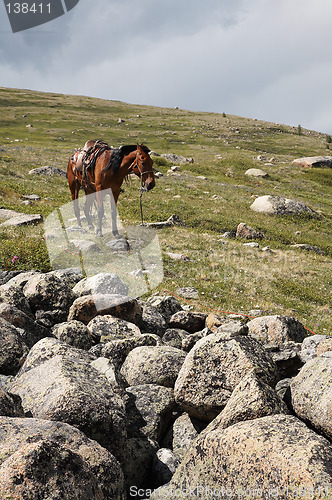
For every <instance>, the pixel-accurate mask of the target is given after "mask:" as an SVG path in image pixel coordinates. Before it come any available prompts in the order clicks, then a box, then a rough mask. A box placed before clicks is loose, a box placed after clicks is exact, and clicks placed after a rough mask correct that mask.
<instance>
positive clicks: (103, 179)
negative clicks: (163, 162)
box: [67, 140, 155, 238]
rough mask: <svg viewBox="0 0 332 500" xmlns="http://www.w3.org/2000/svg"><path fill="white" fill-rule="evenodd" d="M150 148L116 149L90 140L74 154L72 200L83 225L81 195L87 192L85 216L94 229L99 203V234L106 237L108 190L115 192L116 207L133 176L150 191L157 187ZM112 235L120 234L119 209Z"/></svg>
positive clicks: (70, 180)
mask: <svg viewBox="0 0 332 500" xmlns="http://www.w3.org/2000/svg"><path fill="white" fill-rule="evenodd" d="M149 152H150V150H149V148H148V147H147V146H144V145H143V144H141V145H139V144H136V145H130V146H121V147H120V148H118V149H113V148H111V147H110V146H108V145H107V143H105V142H104V141H101V140H98V141H92V140H89V141H87V142H86V143H85V146H84V148H83V149H82V150H78V151H77V152H76V153H74V154H73V155H72V156H71V157H70V158H69V161H68V167H67V179H68V184H69V189H70V192H71V198H72V201H73V204H74V213H75V216H76V219H77V222H78V225H79V226H80V227H82V226H81V219H80V210H79V205H78V195H79V191H80V189H82V188H83V189H84V191H85V194H86V201H85V204H84V213H85V217H86V220H87V222H88V227H89V229H90V230H92V229H93V223H92V219H91V206H92V204H93V201H94V196H87V195H92V194H93V193H95V199H96V201H97V210H98V223H97V229H96V234H97V236H102V235H103V233H102V219H103V216H104V206H103V202H104V195H105V192H106V190H111V192H112V195H113V199H114V203H115V207H114V208H116V205H117V201H118V198H119V194H120V190H121V186H122V183H123V181H124V180H125V179H128V175H129V174H130V173H134V174H136V175H137V176H138V177H139V178H140V179H141V187H142V188H143V189H145V190H147V191H150V190H151V189H153V188H154V186H155V177H154V171H153V168H152V165H153V160H152V158H151V157H150V155H149ZM112 232H113V235H114V236H115V237H116V238H119V237H120V235H119V233H118V230H117V226H116V210H115V209H113V210H112Z"/></svg>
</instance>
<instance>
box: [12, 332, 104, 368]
mask: <svg viewBox="0 0 332 500" xmlns="http://www.w3.org/2000/svg"><path fill="white" fill-rule="evenodd" d="M59 355H61V356H67V357H70V358H75V359H78V360H82V361H85V362H86V363H91V361H93V360H94V359H96V357H95V356H94V355H93V354H91V353H90V352H86V351H84V350H83V349H78V348H77V347H73V346H70V345H69V344H66V343H65V342H61V340H58V339H55V338H49V337H47V338H45V339H41V340H39V342H37V343H36V344H35V345H34V346H33V347H32V349H30V351H29V354H28V355H27V357H26V359H25V361H24V364H23V365H22V367H21V369H20V371H19V373H18V375H22V373H25V372H27V371H29V370H31V368H37V367H38V366H39V365H41V364H42V363H44V362H45V361H47V360H49V359H51V358H53V357H54V356H59Z"/></svg>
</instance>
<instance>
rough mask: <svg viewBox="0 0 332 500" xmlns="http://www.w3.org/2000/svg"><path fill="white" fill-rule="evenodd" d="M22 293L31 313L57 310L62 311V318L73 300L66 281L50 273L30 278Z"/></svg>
mask: <svg viewBox="0 0 332 500" xmlns="http://www.w3.org/2000/svg"><path fill="white" fill-rule="evenodd" d="M23 293H24V295H25V296H26V297H27V299H28V301H29V304H30V307H31V309H32V311H34V312H35V311H37V310H39V309H41V310H43V311H51V310H54V309H57V310H61V311H63V313H64V317H66V316H67V314H68V311H69V307H70V304H71V303H72V301H73V300H74V295H73V293H72V289H71V287H70V286H69V285H68V284H67V283H66V281H65V280H61V279H60V278H58V277H57V276H55V275H54V274H50V273H46V274H36V275H34V276H32V278H30V279H29V281H28V282H27V283H26V284H25V285H24V288H23Z"/></svg>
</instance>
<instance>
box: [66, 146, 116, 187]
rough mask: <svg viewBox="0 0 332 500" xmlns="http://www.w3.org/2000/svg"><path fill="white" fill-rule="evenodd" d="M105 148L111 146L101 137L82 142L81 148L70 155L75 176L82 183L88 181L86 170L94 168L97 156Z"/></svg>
mask: <svg viewBox="0 0 332 500" xmlns="http://www.w3.org/2000/svg"><path fill="white" fill-rule="evenodd" d="M107 149H112V148H111V147H110V146H109V145H108V144H107V142H105V141H103V140H102V139H98V140H97V141H93V140H89V141H87V142H86V143H85V144H84V147H83V148H80V149H78V150H77V151H75V153H74V154H73V156H72V157H71V160H72V162H73V163H74V165H75V167H74V173H75V175H76V177H77V178H81V179H82V181H81V184H82V185H84V184H87V183H89V179H88V177H87V170H88V169H89V170H91V171H93V170H94V166H95V164H96V160H97V158H98V156H99V155H100V154H102V153H103V152H104V151H106V150H107Z"/></svg>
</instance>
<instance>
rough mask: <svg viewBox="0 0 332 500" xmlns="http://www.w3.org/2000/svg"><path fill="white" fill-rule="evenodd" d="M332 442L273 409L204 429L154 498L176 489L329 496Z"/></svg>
mask: <svg viewBox="0 0 332 500" xmlns="http://www.w3.org/2000/svg"><path fill="white" fill-rule="evenodd" d="M331 475H332V447H331V444H330V443H329V441H328V440H327V439H325V438H324V437H322V436H318V435H317V434H315V433H314V432H313V431H312V430H310V429H308V428H307V427H306V425H305V424H304V423H303V422H301V421H299V420H298V419H297V418H296V417H293V416H291V415H273V416H268V417H262V418H258V419H255V420H250V421H246V422H239V423H238V424H234V425H232V426H230V427H228V428H227V429H215V430H214V431H211V432H209V433H203V435H202V436H199V437H198V438H197V440H196V441H195V443H194V444H193V445H192V447H191V448H190V450H189V451H188V453H187V454H186V456H185V458H184V460H183V461H182V462H181V464H180V465H179V467H178V468H177V470H176V472H175V474H174V476H173V478H172V480H171V481H170V483H169V484H168V485H167V486H164V487H161V488H158V489H157V490H155V492H154V493H153V495H152V496H151V498H153V499H160V500H166V499H169V500H171V499H173V498H174V491H180V490H186V491H190V498H193V499H195V500H198V499H202V500H212V499H214V498H216V492H217V493H219V496H221V492H222V491H224V496H225V495H226V492H228V493H227V497H228V498H233V499H236V498H239V497H241V496H243V497H246V498H269V497H271V495H272V494H273V496H278V498H282V499H288V498H296V497H297V496H301V493H300V492H302V495H303V492H305V495H306V496H307V497H308V498H312V499H318V498H322V497H323V498H325V497H324V494H325V495H326V498H328V495H329V493H328V491H331V490H329V488H328V485H329V486H330V487H331Z"/></svg>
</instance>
